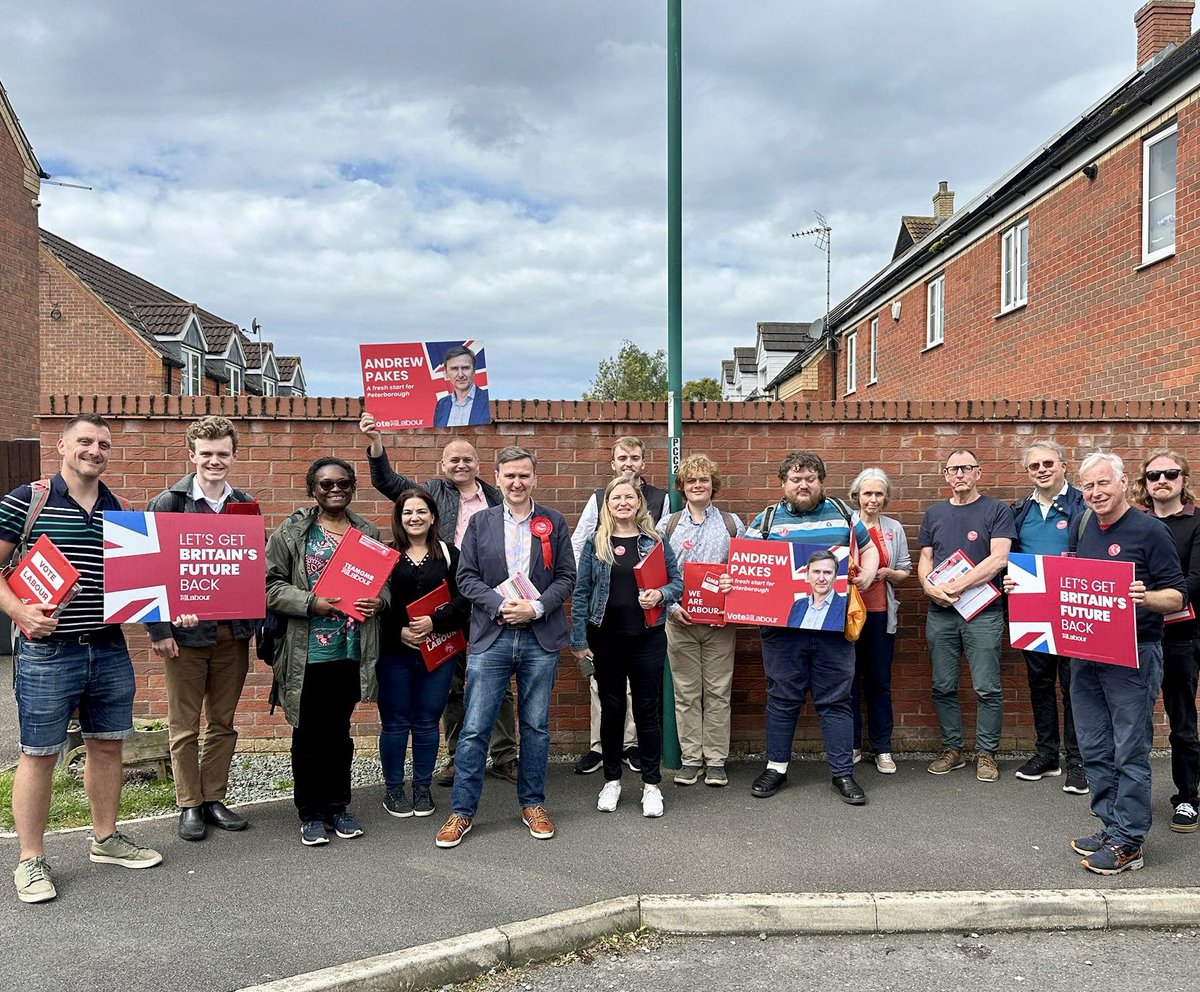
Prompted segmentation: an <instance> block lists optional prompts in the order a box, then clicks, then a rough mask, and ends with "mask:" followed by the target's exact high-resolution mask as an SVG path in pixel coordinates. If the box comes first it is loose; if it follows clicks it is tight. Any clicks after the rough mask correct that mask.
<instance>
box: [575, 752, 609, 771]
mask: <svg viewBox="0 0 1200 992" xmlns="http://www.w3.org/2000/svg"><path fill="white" fill-rule="evenodd" d="M603 764H604V756H603V755H602V754H601V753H600V752H599V751H588V752H587V753H586V754H585V755H584V756H583V757H582V758H580V759H579V760H578V761H577V762H575V774H576V775H591V774H592V772H595V771H599V770H600V766H601V765H603Z"/></svg>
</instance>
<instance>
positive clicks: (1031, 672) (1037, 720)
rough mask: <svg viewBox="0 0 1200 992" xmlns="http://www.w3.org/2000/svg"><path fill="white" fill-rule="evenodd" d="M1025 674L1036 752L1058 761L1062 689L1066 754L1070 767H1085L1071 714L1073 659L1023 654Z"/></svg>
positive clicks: (1063, 740)
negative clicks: (1059, 696)
mask: <svg viewBox="0 0 1200 992" xmlns="http://www.w3.org/2000/svg"><path fill="white" fill-rule="evenodd" d="M1021 653H1022V654H1023V655H1025V671H1026V674H1027V675H1028V676H1029V703H1030V706H1031V707H1032V709H1033V729H1034V732H1035V734H1036V735H1037V753H1038V754H1039V755H1042V756H1044V757H1048V758H1055V759H1057V758H1058V750H1059V741H1060V738H1059V736H1058V693H1056V692H1055V688H1056V686H1055V683H1056V682H1057V683H1058V686H1057V687H1058V688H1060V689H1061V690H1062V714H1063V716H1062V738H1061V742H1062V746H1063V750H1064V751H1066V753H1067V767H1068V768H1069V767H1071V766H1080V767H1082V766H1083V758H1081V757H1080V755H1079V741H1077V740H1076V739H1075V719H1074V717H1073V716H1072V715H1071V660H1070V659H1069V658H1064V657H1061V656H1060V655H1057V654H1044V653H1042V652H1040V651H1022V652H1021Z"/></svg>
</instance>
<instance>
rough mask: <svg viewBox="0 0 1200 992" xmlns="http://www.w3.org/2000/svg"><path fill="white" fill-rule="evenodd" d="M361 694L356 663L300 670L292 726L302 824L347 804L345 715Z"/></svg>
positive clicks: (349, 744)
mask: <svg viewBox="0 0 1200 992" xmlns="http://www.w3.org/2000/svg"><path fill="white" fill-rule="evenodd" d="M360 693H361V686H360V684H359V663H358V662H357V661H350V660H342V661H322V662H318V663H317V664H313V665H306V666H305V668H304V687H303V688H302V689H301V690H300V719H299V726H297V727H293V728H292V780H293V782H294V783H295V784H294V786H293V796H294V798H295V802H296V810H297V812H298V813H299V814H300V822H301V823H306V822H307V821H309V820H328V819H329V818H330V817H331V816H333V814H334V813H341V812H344V811H345V809H346V807H348V806H349V805H350V765H351V762H352V761H353V760H354V741H353V739H352V738H351V737H350V716H351V714H352V713H353V712H354V707H355V706H356V705H357V703H358V698H359V695H360Z"/></svg>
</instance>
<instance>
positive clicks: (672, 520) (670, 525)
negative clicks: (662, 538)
mask: <svg viewBox="0 0 1200 992" xmlns="http://www.w3.org/2000/svg"><path fill="white" fill-rule="evenodd" d="M682 517H683V511H682V510H676V511H675V512H674V513H672V514H671V515H670V516H669V517H667V540H668V541H669V540H671V535H672V534H674V533H675V528H676V527H678V526H679V521H680V519H682Z"/></svg>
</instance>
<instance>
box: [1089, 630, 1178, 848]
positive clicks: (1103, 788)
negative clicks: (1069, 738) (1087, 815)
mask: <svg viewBox="0 0 1200 992" xmlns="http://www.w3.org/2000/svg"><path fill="white" fill-rule="evenodd" d="M1162 675H1163V653H1162V645H1161V644H1154V643H1151V644H1141V643H1139V644H1138V667H1137V668H1124V667H1122V666H1121V665H1106V664H1104V663H1102V662H1098V661H1084V660H1082V659H1080V658H1072V659H1071V708H1072V710H1073V711H1074V714H1075V734H1076V736H1077V737H1078V738H1079V750H1080V752H1081V753H1082V754H1083V770H1084V771H1085V772H1086V773H1087V778H1088V784H1089V785H1090V786H1091V789H1092V810H1093V812H1095V814H1096V815H1097V816H1098V817H1100V822H1101V823H1103V824H1104V829H1105V830H1107V831H1108V833H1109V835H1110V837H1111V838H1112V840H1113V843H1116V844H1133V845H1135V846H1137V847H1140V846H1141V845H1142V843H1143V841H1145V839H1146V834H1147V833H1148V832H1149V831H1150V819H1151V814H1150V746H1151V744H1152V743H1153V741H1154V724H1153V718H1154V703H1155V701H1156V700H1157V699H1158V688H1159V686H1160V685H1161V684H1162Z"/></svg>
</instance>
